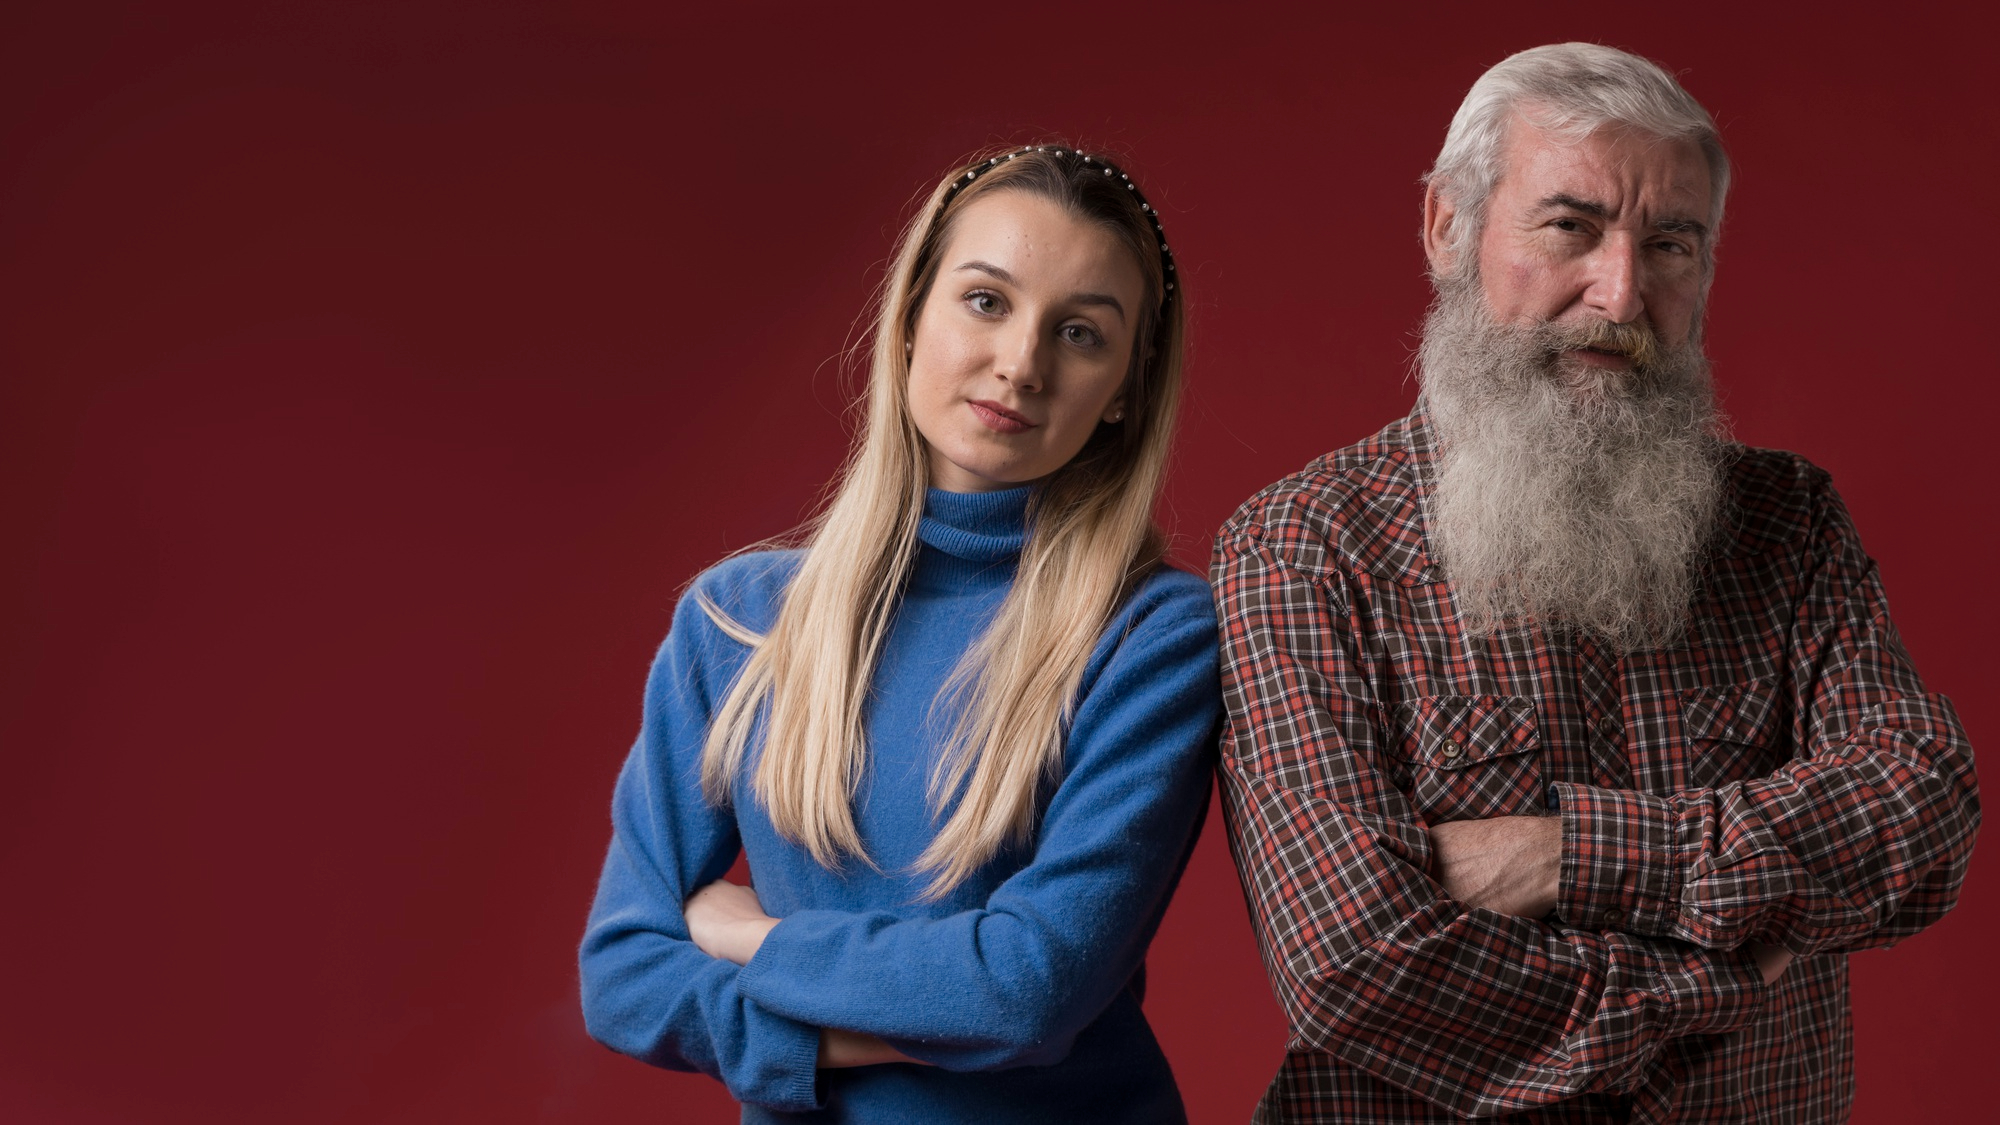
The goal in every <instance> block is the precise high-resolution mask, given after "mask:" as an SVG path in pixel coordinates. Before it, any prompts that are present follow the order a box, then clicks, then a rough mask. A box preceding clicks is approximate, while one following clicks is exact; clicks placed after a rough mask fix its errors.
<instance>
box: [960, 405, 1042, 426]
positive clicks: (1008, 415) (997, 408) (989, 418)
mask: <svg viewBox="0 0 2000 1125" xmlns="http://www.w3.org/2000/svg"><path fill="white" fill-rule="evenodd" d="M972 413H973V415H974V416H975V417H977V418H978V419H979V420H980V421H981V422H984V423H985V424H986V428H987V429H989V430H992V431H994V432H995V433H1002V434H1025V433H1027V432H1028V431H1029V430H1032V429H1034V428H1035V424H1034V423H1033V422H1030V421H1028V420H1027V419H1026V418H1023V417H1021V416H1020V415H1019V414H1016V413H1015V412H1013V411H1012V410H1009V409H1007V408H1006V407H1004V406H1002V405H1000V404H999V403H997V402H989V401H985V400H981V401H978V402H974V403H972Z"/></svg>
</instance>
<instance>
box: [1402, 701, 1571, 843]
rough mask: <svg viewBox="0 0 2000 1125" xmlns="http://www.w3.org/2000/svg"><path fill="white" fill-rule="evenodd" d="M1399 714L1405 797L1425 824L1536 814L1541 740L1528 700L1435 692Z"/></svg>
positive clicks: (1540, 800) (1539, 800) (1539, 805)
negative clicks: (1406, 774)
mask: <svg viewBox="0 0 2000 1125" xmlns="http://www.w3.org/2000/svg"><path fill="white" fill-rule="evenodd" d="M1401 710H1402V711H1403V714H1402V716H1401V718H1402V720H1403V722H1402V724H1401V725H1402V728H1403V749H1404V753H1405V760H1406V761H1407V762H1408V763H1409V769H1410V774H1409V792H1410V798H1411V800H1413V801H1414V802H1415V803H1416V806H1417V811H1418V812H1419V813H1420V814H1422V816H1423V818H1424V820H1425V821H1426V822H1428V823H1431V824H1443V823H1445V822H1448V821H1453V820H1476V819H1481V818H1484V817H1489V816H1512V815H1517V814H1533V813H1538V812H1540V811H1541V809H1542V803H1543V798H1542V789H1543V782H1542V761H1541V758H1542V753H1541V750H1542V738H1541V731H1540V728H1539V727H1538V726H1537V725H1536V722H1535V705H1534V702H1533V701H1531V700H1528V699H1523V698H1520V697H1518V696H1510V695H1434V696H1424V697H1421V698H1419V699H1417V700H1415V701H1414V702H1412V703H1410V704H1408V705H1407V706H1406V707H1404V708H1402V709H1401Z"/></svg>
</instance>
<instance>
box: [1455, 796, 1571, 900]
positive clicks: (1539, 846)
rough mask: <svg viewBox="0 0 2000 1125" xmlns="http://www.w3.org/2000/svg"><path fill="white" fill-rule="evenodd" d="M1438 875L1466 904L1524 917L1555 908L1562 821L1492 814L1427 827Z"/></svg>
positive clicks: (1549, 818)
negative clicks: (1485, 817)
mask: <svg viewBox="0 0 2000 1125" xmlns="http://www.w3.org/2000/svg"><path fill="white" fill-rule="evenodd" d="M1431 847H1432V849H1433V850H1434V851H1435V852H1436V853H1437V878H1438V882H1440V883H1442V884H1444V890H1445V893H1446V894H1448V895H1450V896H1451V897H1453V898H1455V899H1457V900H1458V901H1460V902H1462V903H1464V904H1466V905H1467V906H1472V907H1478V908H1481V909H1485V910H1497V911H1499V912H1500V913H1502V914H1513V915H1516V916H1518V917H1522V918H1540V917H1543V916H1544V915H1546V914H1548V913H1549V912H1550V911H1551V910H1554V909H1555V908H1556V888H1557V886H1558V882H1559V879H1560V876H1561V873H1562V819H1561V818H1560V817H1553V816H1496V817H1493V818H1491V819H1489V820H1456V821H1453V822H1451V823H1450V824H1433V825H1432V826H1431Z"/></svg>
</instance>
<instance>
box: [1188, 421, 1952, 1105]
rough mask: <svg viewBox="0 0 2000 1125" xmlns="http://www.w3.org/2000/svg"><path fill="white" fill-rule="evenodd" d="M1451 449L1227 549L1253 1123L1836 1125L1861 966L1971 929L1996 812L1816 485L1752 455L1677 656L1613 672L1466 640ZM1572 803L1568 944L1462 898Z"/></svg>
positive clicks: (1340, 476) (1301, 505) (1839, 510)
mask: <svg viewBox="0 0 2000 1125" xmlns="http://www.w3.org/2000/svg"><path fill="white" fill-rule="evenodd" d="M1432 440H1433V439H1432V436H1431V433H1430V429H1429V423H1428V420H1427V419H1426V417H1425V415H1424V413H1423V412H1422V409H1421V407H1420V408H1419V410H1418V412H1416V413H1414V414H1412V415H1411V416H1410V417H1409V418H1406V419H1404V420H1402V421H1400V422H1397V423H1395V424H1393V425H1391V426H1389V427H1388V428H1386V429H1384V430H1383V431H1382V432H1381V433H1379V434H1377V435H1376V436H1375V437H1373V438H1371V439H1369V440H1368V441H1365V442H1363V443H1361V444H1359V445H1356V446H1353V447H1350V448H1348V449H1345V450H1341V451H1340V452H1337V453H1334V454H1332V455H1329V456H1327V457H1323V458H1321V459H1319V460H1318V461H1315V462H1313V463H1312V464H1311V465H1309V466H1307V467H1306V469H1305V470H1304V471H1303V472H1300V473H1298V474H1296V475H1294V476H1291V477H1288V478H1286V479H1285V480H1282V481H1280V482H1278V483H1277V484H1275V485H1273V486H1271V487H1270V488H1268V489H1265V490H1264V491H1263V492H1261V493H1259V494H1258V495H1257V496H1255V497H1252V498H1251V499H1250V501H1249V502H1247V503H1246V504H1244V506H1243V507H1242V508H1241V509H1240V510H1239V511H1238V512H1237V513H1236V515H1235V516H1234V517H1233V518H1232V519H1231V520H1230V521H1229V523H1228V524H1227V525H1225V526H1224V527H1223V529H1222V532H1221V534H1220V536H1219V537H1218V539H1217V543H1216V553H1215V565H1214V573H1213V578H1214V581H1215V586H1216V590H1217V598H1218V599H1219V601H1220V605H1221V616H1222V644H1223V685H1224V690H1225V693H1226V697H1227V701H1228V705H1229V718H1230V722H1229V728H1228V732H1227V734H1226V736H1225V742H1224V753H1223V763H1222V781H1223V790H1224V794H1225V803H1224V808H1225V810H1226V814H1227V818H1228V827H1229V834H1230V844H1231V848H1232V850H1233V851H1234V853H1235V856H1236V862H1237V866H1238V869H1239V870H1240V871H1241V873H1242V878H1243V885H1244V890H1245V892H1246V893H1247V895H1248V897H1249V899H1250V902H1251V904H1252V915H1253V916H1254V919H1255V923H1256V927H1257V933H1258V938H1259V942H1260V944H1261V946H1262V949H1263V954H1264V961H1265V966H1266V969H1267V970H1268V972H1269V974H1270V977H1271V981H1272V986H1273V988H1274V989H1275V990H1276V992H1277V995H1278V999H1279V1002H1280V1003H1281V1004H1282V1006H1283V1007H1284V1009H1285V1011H1286V1014H1287V1016H1288V1018H1289V1022H1290V1025H1291V1040H1290V1043H1289V1053H1288V1056H1287V1058H1286V1060H1285V1062H1284V1064H1283V1066H1282V1067H1281V1068H1280V1070H1279V1072H1278V1075H1277V1077H1276V1079H1275V1080H1273V1082H1272V1084H1271V1087H1270V1090H1269V1091H1268V1092H1267V1093H1266V1095H1265V1097H1264V1101H1263V1104H1262V1105H1261V1106H1260V1107H1259V1108H1258V1112H1257V1120H1259V1121H1329V1122H1331V1121H1338V1122H1412V1121H1449V1120H1456V1119H1458V1118H1461V1117H1492V1116H1501V1115H1504V1119H1505V1120H1508V1121H1522V1122H1527V1121H1533V1122H1559V1121H1560V1122H1572V1121H1575V1122H1580V1121H1592V1122H1600V1121H1633V1122H1641V1121H1644V1122H1655V1121H1675V1122H1690V1121H1744V1122H1758V1123H1761V1125H1772V1123H1776V1122H1827V1121H1839V1120H1843V1119H1844V1118H1845V1117H1846V1114H1847V1109H1848V1103H1849V1099H1850V1094H1851V1089H1852V1084H1853V1080H1852V1068H1851V1062H1852V1059H1851V1055H1852V1051H1851V1039H1850V1030H1849V1017H1848V1006H1847V966H1846V958H1845V957H1844V956H1843V954H1844V953H1846V952H1847V951H1849V950H1853V949H1861V948H1866V947H1870V946H1879V945H1886V944H1889V943H1891V942H1894V941H1896V940H1897V939H1899V938H1902V937H1905V936H1907V935H1910V934H1913V933H1915V932H1917V931H1918V930H1920V929H1922V928H1923V927H1924V926H1925V925H1927V924H1929V923H1930V922H1932V921H1935V920H1936V919H1937V918H1938V917H1940V916H1941V915H1943V914H1944V912H1945V911H1947V910H1948V909H1950V908H1951V905H1952V903H1953V901H1954V899H1955V898H1956V896H1957V893H1958V887H1959V883H1960V881H1961V879H1962V878H1963V877H1964V874H1965V865H1966V862H1967V859H1968V857H1969V855H1970V852H1971V848H1972V839H1973V835H1974V832H1975V830H1976V828H1977V825H1978V820H1979V810H1978V798H1977V792H1976V786H1975V782H1974V779H1973V772H1972V752H1971V749H1970V747H1968V746H1967V745H1966V740H1965V735H1964V732H1963V730H1962V729H1961V728H1960V726H1959V723H1958V719H1957V716H1956V715H1955V714H1954V713H1953V711H1952V708H1951V704H1950V703H1949V702H1948V701H1947V700H1945V699H1944V698H1943V697H1942V696H1938V695H1933V694H1930V693H1928V692H1926V691H1925V690H1924V685H1923V683H1922V681H1921V680H1919V679H1918V677H1917V674H1916V671H1915V670H1914V669H1913V668H1912V667H1911V666H1910V660H1909V657H1908V655H1907V654H1906V653H1905V652H1904V651H1903V646H1902V644H1901V642H1900V641H1899V640H1898V639H1897V637H1896V631H1895V628H1894V626H1892V625H1891V624H1890V622H1889V615H1888V608H1887V605H1886V603H1885V602H1884V600H1883V594H1882V588H1881V584H1880V582H1879V581H1878V580H1877V577H1876V573H1875V566H1874V563H1873V562H1872V561H1870V560H1869V558H1868V556H1867V555H1866V554H1864V553H1863V552H1862V550H1861V545H1860V543H1859V541H1858V540H1857V538H1856V536H1855V533H1854V529H1853V527H1852V526H1851V524H1850V523H1849V521H1848V517H1847V513H1846V510H1845V508H1844V507H1843V506H1842V504H1841V502H1840V498H1839V496H1837V495H1836V494H1835V493H1834V491H1833V488H1832V486H1831V484H1830V482H1829V480H1828V478H1827V476H1826V474H1825V473H1824V472H1822V471H1820V470H1819V469H1817V468H1814V467H1813V466H1812V465H1810V464H1809V463H1807V462H1806V461H1804V460H1803V459H1801V458H1798V457H1795V456H1792V455H1790V454H1786V453H1776V452H1769V451H1765V450H1756V449H1742V450H1740V451H1739V452H1738V455H1737V456H1736V457H1735V459H1734V461H1733V464H1732V466H1731V469H1730V472H1729V491H1730V502H1729V508H1728V513H1729V515H1728V519H1727V523H1726V527H1725V530H1724V531H1723V532H1722V533H1721V534H1720V536H1719V539H1718V543H1717V545H1716V547H1715V549H1714V550H1713V551H1712V552H1711V557H1710V558H1709V559H1708V561H1707V562H1706V564H1705V565H1704V572H1703V582H1702V587H1701V590H1700V592H1699V595H1698V597H1697V599H1696V604H1695V606H1694V609H1693V611H1692V615H1691V622H1690V626H1689V629H1688V632H1687V636H1686V639H1685V640H1684V641H1682V642H1681V643H1679V644H1678V645H1676V646H1675V647H1673V648H1670V649H1665V650H1660V651H1650V652H1645V653H1641V654H1639V655H1636V656H1627V657H1622V658H1621V657H1620V656H1619V655H1618V654H1617V653H1616V652H1615V651H1612V650H1610V649H1607V648H1601V647H1599V646H1598V645H1597V644H1595V643H1594V642H1593V641H1591V640H1589V639H1587V638H1585V639H1578V638H1574V637H1569V636H1564V635H1550V634H1548V633H1544V632H1543V631H1542V630H1540V629H1537V628H1534V627H1532V626H1527V627H1522V628H1518V629H1513V630H1509V631H1506V632H1503V633H1501V634H1499V635H1496V636H1494V637H1491V638H1488V639H1473V638H1470V637H1468V636H1466V635H1465V634H1464V632H1463V630H1462V629H1461V628H1460V624H1459V619H1458V616H1457V614H1456V613H1455V612H1454V610H1453V607H1452V598H1451V592H1450V590H1449V588H1448V587H1447V586H1446V585H1445V582H1444V579H1443V575H1442V573H1441V572H1440V570H1439V569H1438V567H1437V565H1436V564H1435V563H1434V561H1433V560H1432V558H1431V556H1430V554H1429V552H1428V550H1427V548H1426V545H1425V536H1424V527H1425V516H1424V504H1425V498H1426V496H1427V495H1428V492H1429V482H1430V473H1431V460H1432V453H1433V447H1432ZM1551 793H1553V795H1554V796H1555V798H1556V799H1557V800H1558V802H1559V806H1560V809H1561V816H1562V820H1563V864H1562V891H1561V900H1560V902H1559V905H1558V907H1557V910H1556V912H1555V914H1553V915H1551V916H1550V917H1549V918H1546V919H1541V920H1529V919H1524V918H1514V917H1509V916H1506V915H1502V914H1497V913H1494V912H1492V911H1487V910H1469V909H1467V908H1466V907H1464V906H1462V905H1461V904H1459V903H1457V902H1454V901H1453V900H1452V899H1450V898H1449V897H1447V896H1446V895H1445V893H1444V891H1443V889H1442V888H1441V887H1440V886H1439V885H1438V883H1437V881H1436V880H1435V878H1434V877H1433V876H1434V868H1433V863H1432V854H1431V849H1430V843H1429V837H1428V834H1427V833H1426V831H1425V828H1426V826H1427V825H1429V824H1433V823H1441V822H1444V821H1449V820H1458V819H1465V818H1472V817H1488V816H1500V815H1510V814H1530V813H1542V812H1544V811H1545V809H1546V807H1547V806H1546V802H1547V800H1548V798H1549V796H1550V794H1551ZM1772 943H1774V944H1782V945H1784V946H1787V947H1789V948H1790V949H1792V950H1793V951H1795V952H1796V953H1798V954H1799V959H1798V960H1797V961H1796V962H1794V963H1793V965H1792V966H1791V968H1790V969H1789V970H1788V971H1787V972H1786V973H1785V975H1784V976H1783V977H1782V978H1781V979H1780V980H1779V981H1778V982H1777V983H1776V984H1775V985H1772V986H1769V987H1767V986H1765V985H1764V984H1763V983H1762V981H1761V979H1760V977H1759V975H1758V973H1757V971H1756V968H1755V964H1754V961H1753V958H1752V956H1751V953H1750V951H1749V949H1747V948H1746V946H1747V945H1749V944H1772Z"/></svg>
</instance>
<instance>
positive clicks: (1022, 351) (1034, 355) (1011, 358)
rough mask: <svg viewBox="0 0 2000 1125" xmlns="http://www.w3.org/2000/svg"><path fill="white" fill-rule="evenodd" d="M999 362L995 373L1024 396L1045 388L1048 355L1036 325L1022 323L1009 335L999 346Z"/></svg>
mask: <svg viewBox="0 0 2000 1125" xmlns="http://www.w3.org/2000/svg"><path fill="white" fill-rule="evenodd" d="M996 359H997V362H996V363H995V364H994V374H996V375H998V376H1000V378H1002V379H1005V380H1006V381H1007V382H1009V383H1011V384H1013V386H1014V389H1015V390H1017V391H1020V392H1021V393H1022V394H1034V393H1035V392H1036V391H1039V390H1041V389H1042V379H1043V376H1044V374H1045V370H1044V369H1045V368H1046V367H1047V366H1048V355H1047V350H1046V348H1045V347H1044V341H1043V340H1042V334H1041V331H1040V330H1039V328H1037V327H1036V326H1034V325H1029V324H1022V325H1021V326H1020V327H1018V328H1016V329H1014V330H1012V331H1010V332H1008V333H1007V334H1006V337H1005V338H1004V339H1003V340H1002V341H1001V343H1000V354H999V355H998V356H997V357H996Z"/></svg>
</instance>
